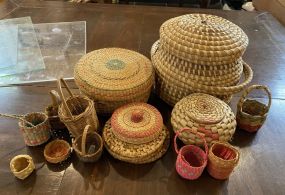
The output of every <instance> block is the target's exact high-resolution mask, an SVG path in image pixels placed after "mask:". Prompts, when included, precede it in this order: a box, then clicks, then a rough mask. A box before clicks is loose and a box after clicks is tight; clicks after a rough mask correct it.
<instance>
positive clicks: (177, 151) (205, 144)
mask: <svg viewBox="0 0 285 195" xmlns="http://www.w3.org/2000/svg"><path fill="white" fill-rule="evenodd" d="M184 131H190V132H192V133H194V134H195V135H198V137H200V139H201V140H202V141H203V143H204V148H205V152H206V155H207V156H208V152H209V148H208V145H207V142H206V140H205V138H204V136H203V134H201V133H199V132H195V131H193V130H192V129H190V128H187V127H185V128H182V129H180V130H179V131H177V132H176V133H175V137H174V148H175V151H176V153H177V154H178V153H179V150H178V146H177V142H176V140H177V137H178V136H179V135H180V134H181V133H182V132H184Z"/></svg>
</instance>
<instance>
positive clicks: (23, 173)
mask: <svg viewBox="0 0 285 195" xmlns="http://www.w3.org/2000/svg"><path fill="white" fill-rule="evenodd" d="M10 169H11V171H12V173H13V174H14V175H15V176H16V177H17V178H19V179H26V178H27V177H28V176H29V175H30V174H31V173H32V172H33V171H34V169H35V164H34V162H33V159H32V157H30V156H29V155H24V154H22V155H17V156H15V157H14V158H13V159H12V160H11V161H10Z"/></svg>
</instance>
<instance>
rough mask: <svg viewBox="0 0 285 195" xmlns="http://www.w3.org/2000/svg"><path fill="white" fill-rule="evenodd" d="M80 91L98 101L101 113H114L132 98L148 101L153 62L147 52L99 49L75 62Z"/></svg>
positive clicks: (97, 104)
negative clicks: (146, 55)
mask: <svg viewBox="0 0 285 195" xmlns="http://www.w3.org/2000/svg"><path fill="white" fill-rule="evenodd" d="M74 78H75V82H76V84H77V86H78V87H79V89H80V91H82V92H83V93H84V94H86V95H87V96H88V97H90V98H91V99H93V100H94V101H95V107H96V110H97V112H98V113H100V114H111V113H112V112H113V111H114V110H115V109H116V108H118V107H120V106H122V105H124V104H126V103H131V102H147V100H148V98H149V95H150V92H151V88H152V85H153V82H154V71H153V68H152V65H151V62H150V60H149V59H148V58H146V57H145V56H143V55H141V54H139V53H137V52H135V51H131V50H127V49H121V48H105V49H99V50H95V51H93V52H90V53H88V54H86V55H85V56H83V57H82V58H81V59H80V61H79V62H78V63H77V65H76V66H75V70H74Z"/></svg>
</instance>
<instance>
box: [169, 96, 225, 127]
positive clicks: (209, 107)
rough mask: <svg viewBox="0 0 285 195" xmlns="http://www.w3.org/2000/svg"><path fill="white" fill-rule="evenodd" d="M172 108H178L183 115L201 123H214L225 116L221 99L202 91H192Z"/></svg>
mask: <svg viewBox="0 0 285 195" xmlns="http://www.w3.org/2000/svg"><path fill="white" fill-rule="evenodd" d="M174 109H179V110H180V111H181V112H183V115H186V116H187V117H189V118H190V119H191V120H193V121H195V122H197V123H201V124H216V123H219V122H220V121H222V120H223V118H224V116H225V109H224V105H223V104H222V103H221V101H220V100H219V99H217V98H216V97H214V96H211V95H208V94H203V93H194V94H191V95H189V96H187V97H185V98H183V99H182V100H181V101H179V102H178V103H177V105H176V106H175V108H174ZM176 111H177V110H176Z"/></svg>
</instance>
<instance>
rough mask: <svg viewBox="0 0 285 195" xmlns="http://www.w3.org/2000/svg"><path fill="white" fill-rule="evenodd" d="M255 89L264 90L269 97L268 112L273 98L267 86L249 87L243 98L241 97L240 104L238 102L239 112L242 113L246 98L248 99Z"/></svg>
mask: <svg viewBox="0 0 285 195" xmlns="http://www.w3.org/2000/svg"><path fill="white" fill-rule="evenodd" d="M254 89H259V90H264V91H265V92H266V94H267V96H268V104H267V111H268V110H269V109H270V106H271V99H272V97H271V93H270V90H269V89H268V87H267V86H265V85H252V86H250V87H248V88H247V89H246V90H245V91H244V92H243V94H242V96H241V98H240V100H239V102H238V107H237V109H238V110H239V111H242V105H243V103H244V101H245V99H246V97H247V96H248V94H249V93H250V92H251V91H252V90H254Z"/></svg>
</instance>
